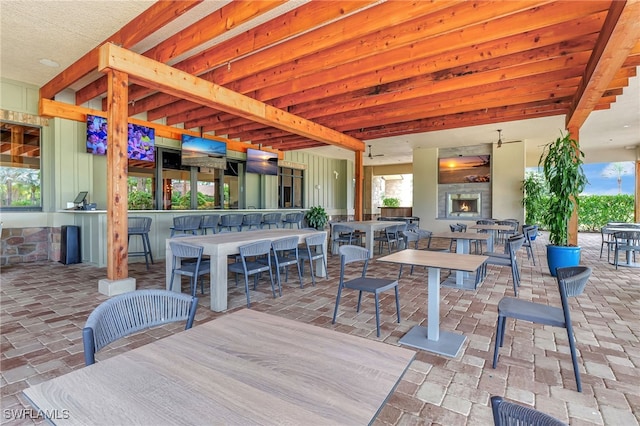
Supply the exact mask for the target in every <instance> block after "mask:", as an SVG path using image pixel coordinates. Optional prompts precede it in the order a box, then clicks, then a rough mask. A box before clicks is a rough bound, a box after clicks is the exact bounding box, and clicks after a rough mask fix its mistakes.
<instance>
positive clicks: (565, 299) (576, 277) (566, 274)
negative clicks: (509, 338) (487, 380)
mask: <svg viewBox="0 0 640 426" xmlns="http://www.w3.org/2000/svg"><path fill="white" fill-rule="evenodd" d="M556 271H557V276H556V279H557V281H558V290H559V291H560V300H561V302H562V307H561V308H558V307H555V306H549V305H543V304H541V303H534V302H529V301H526V300H520V299H515V298H513V297H503V298H502V299H501V300H500V302H499V303H498V323H497V326H496V341H495V348H494V352H493V368H496V365H497V364H498V350H499V349H500V348H501V347H502V344H503V343H504V332H505V322H506V319H507V318H513V319H517V320H524V321H530V322H533V323H537V324H544V325H551V326H554V327H562V328H566V329H567V339H568V341H569V349H570V350H571V360H572V361H573V372H574V374H575V377H576V385H577V388H578V392H582V383H581V382H580V369H579V368H578V356H577V354H576V345H575V340H574V334H573V327H572V325H571V315H570V311H569V297H572V296H579V295H580V294H582V292H583V291H584V288H585V286H586V285H587V281H588V280H589V277H590V276H591V268H589V267H587V266H570V267H566V268H557V269H556Z"/></svg>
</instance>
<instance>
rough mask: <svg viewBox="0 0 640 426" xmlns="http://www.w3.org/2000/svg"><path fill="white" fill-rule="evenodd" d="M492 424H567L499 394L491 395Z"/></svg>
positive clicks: (522, 425)
mask: <svg viewBox="0 0 640 426" xmlns="http://www.w3.org/2000/svg"><path fill="white" fill-rule="evenodd" d="M491 409H492V410H493V424H494V425H495V426H512V425H518V426H567V424H566V423H563V422H561V421H560V420H558V419H556V418H555V417H552V416H550V415H549V414H546V413H543V412H541V411H538V410H536V409H535V408H531V407H527V406H525V405H520V404H516V403H514V402H509V401H505V400H504V399H503V398H502V397H501V396H492V397H491Z"/></svg>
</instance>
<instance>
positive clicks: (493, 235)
mask: <svg viewBox="0 0 640 426" xmlns="http://www.w3.org/2000/svg"><path fill="white" fill-rule="evenodd" d="M496 232H497V231H496V230H491V232H489V239H488V240H487V251H488V252H489V253H491V252H492V251H493V241H494V240H495V239H496Z"/></svg>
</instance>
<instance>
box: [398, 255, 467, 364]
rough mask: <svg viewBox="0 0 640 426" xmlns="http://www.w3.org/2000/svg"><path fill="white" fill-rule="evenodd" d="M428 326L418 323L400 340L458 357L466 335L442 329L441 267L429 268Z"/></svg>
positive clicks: (417, 346) (413, 345)
mask: <svg viewBox="0 0 640 426" xmlns="http://www.w3.org/2000/svg"><path fill="white" fill-rule="evenodd" d="M428 290H429V296H428V301H427V327H423V326H420V325H416V326H415V327H413V328H412V329H411V330H409V332H408V333H407V334H405V335H404V336H403V337H402V338H401V339H400V341H399V343H400V344H402V345H407V346H411V347H413V348H418V349H424V350H425V351H430V352H434V353H437V354H440V355H445V356H450V357H456V356H458V353H459V352H460V348H462V345H463V344H464V341H465V339H466V337H465V336H464V335H462V334H458V333H452V332H450V331H443V330H440V268H434V267H430V268H429V277H428Z"/></svg>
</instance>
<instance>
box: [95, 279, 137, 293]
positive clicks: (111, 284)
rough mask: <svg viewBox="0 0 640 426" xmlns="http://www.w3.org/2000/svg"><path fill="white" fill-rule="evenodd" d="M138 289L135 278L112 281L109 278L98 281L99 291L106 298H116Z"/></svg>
mask: <svg viewBox="0 0 640 426" xmlns="http://www.w3.org/2000/svg"><path fill="white" fill-rule="evenodd" d="M135 289H136V279H135V278H124V279H122V280H110V279H107V278H104V279H101V280H99V281H98V291H99V292H100V293H101V294H104V295H106V296H115V295H118V294H122V293H127V292H129V291H134V290H135Z"/></svg>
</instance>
